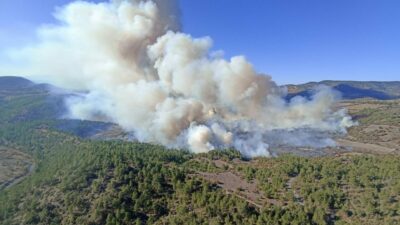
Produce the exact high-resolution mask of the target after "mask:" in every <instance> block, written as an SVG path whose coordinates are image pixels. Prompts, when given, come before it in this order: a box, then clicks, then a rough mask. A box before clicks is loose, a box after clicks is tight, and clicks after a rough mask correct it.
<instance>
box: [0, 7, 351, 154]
mask: <svg viewBox="0 0 400 225" xmlns="http://www.w3.org/2000/svg"><path fill="white" fill-rule="evenodd" d="M176 6H177V3H176V1H165V0H158V1H156V0H154V1H150V0H147V1H146V0H113V1H111V2H103V3H91V2H84V1H78V2H73V3H70V4H68V5H66V6H65V7H62V8H60V9H59V10H58V11H57V12H56V13H55V17H56V18H57V20H58V21H59V23H58V24H56V25H47V26H43V27H41V28H40V29H39V30H38V37H39V40H40V41H39V42H38V43H36V44H34V45H30V46H28V47H25V48H23V49H18V50H14V51H11V52H10V54H9V56H10V57H11V58H12V59H14V60H15V62H16V64H15V65H18V66H12V67H11V68H8V70H6V72H4V71H3V72H2V73H7V74H29V75H30V78H31V79H34V80H40V81H46V82H49V83H51V84H54V85H56V86H60V87H63V88H67V89H73V90H78V91H82V92H83V93H85V94H81V95H79V96H75V97H71V98H69V99H68V100H67V104H68V106H69V110H70V112H69V113H70V117H72V118H78V119H87V120H93V119H101V120H107V121H111V122H115V123H117V124H119V125H120V126H121V127H123V128H124V129H125V130H127V131H130V132H134V134H135V136H136V137H137V138H138V140H140V141H144V142H155V143H160V144H163V145H166V146H169V147H187V148H189V149H190V150H192V151H193V152H207V151H210V150H212V149H215V148H225V147H235V148H236V149H238V150H239V151H241V152H242V153H243V154H244V155H246V156H251V157H253V156H269V155H270V153H269V151H268V146H269V145H268V139H269V137H271V134H274V135H276V134H277V133H284V135H288V134H290V131H292V130H303V131H307V130H312V131H317V132H321V133H327V134H329V133H338V132H345V128H346V127H348V126H351V119H350V118H349V117H348V116H347V115H346V113H345V112H343V111H334V110H333V109H332V105H333V104H334V102H335V101H336V96H335V94H334V93H333V92H332V91H330V90H329V89H327V88H322V89H321V90H319V91H318V92H317V93H316V94H315V95H314V96H313V98H312V99H311V100H306V99H305V98H301V97H296V98H294V99H292V100H291V101H290V102H287V101H285V100H284V99H283V98H282V90H281V89H280V88H279V87H278V86H277V85H276V84H275V83H274V82H273V81H272V80H271V78H270V77H269V76H267V75H264V74H259V73H257V72H256V71H255V70H254V68H253V66H252V65H251V64H250V63H249V62H247V61H246V59H245V57H243V56H237V57H233V58H231V59H230V60H226V59H224V58H222V57H221V54H219V53H213V52H210V48H211V46H212V40H211V39H210V38H208V37H205V38H193V37H191V36H190V35H188V34H184V33H180V32H179V27H180V24H179V18H178V17H179V15H178V14H176V13H178V10H177V7H176ZM177 15H178V16H177ZM3 68H6V67H3ZM276 131H279V132H276ZM280 137H283V136H282V135H280ZM304 137H307V135H304ZM327 138H328V139H329V137H327ZM276 139H277V140H278V139H279V138H276ZM307 139H308V137H307V138H305V139H304V140H302V139H296V143H299V142H304V143H307ZM321 140H322V141H323V143H327V141H326V138H323V139H321ZM282 142H285V140H282ZM328 142H329V141H328ZM289 144H290V143H289Z"/></svg>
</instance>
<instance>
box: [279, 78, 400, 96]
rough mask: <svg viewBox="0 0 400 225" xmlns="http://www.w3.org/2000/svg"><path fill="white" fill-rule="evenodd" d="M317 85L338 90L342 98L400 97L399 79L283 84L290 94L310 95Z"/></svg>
mask: <svg viewBox="0 0 400 225" xmlns="http://www.w3.org/2000/svg"><path fill="white" fill-rule="evenodd" d="M319 85H326V86H329V87H332V88H333V89H335V90H337V91H339V92H340V93H341V95H342V98H343V99H357V98H373V99H380V100H388V99H396V98H400V81H334V80H326V81H320V82H309V83H305V84H299V85H285V87H287V89H288V93H289V95H290V96H295V95H301V96H310V95H311V94H312V92H313V90H314V89H315V88H316V87H317V86H319Z"/></svg>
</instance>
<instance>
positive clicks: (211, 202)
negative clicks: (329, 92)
mask: <svg viewBox="0 0 400 225" xmlns="http://www.w3.org/2000/svg"><path fill="white" fill-rule="evenodd" d="M8 79H9V78H8ZM19 81H21V83H19ZM1 82H2V81H1V78H0V83H1ZM11 83H12V84H13V85H14V87H10V86H8V87H7V88H3V89H0V93H2V94H1V96H0V97H1V101H0V149H1V151H0V154H3V153H4V155H6V156H7V159H8V160H7V161H4V163H3V164H1V162H0V165H8V168H9V169H10V171H13V172H12V173H9V175H8V176H3V177H4V179H5V180H10V179H12V177H13V176H14V178H17V179H19V180H18V181H19V182H17V183H15V184H13V185H12V186H9V187H8V188H6V189H3V190H0V224H1V225H13V224H15V225H16V224H43V225H48V224H79V225H81V224H88V225H94V224H100V225H102V224H104V225H117V224H124V225H125V224H182V225H183V224H287V225H289V224H298V225H300V224H363V225H364V224H371V225H372V224H374V225H375V224H397V223H398V221H399V220H400V211H399V209H400V172H399V171H400V164H399V163H398V162H399V160H400V156H399V155H398V154H394V153H392V152H389V153H384V154H377V153H376V152H370V153H369V154H366V152H365V151H363V149H361V151H359V150H356V151H354V152H353V151H349V150H346V151H343V152H340V153H338V154H337V155H336V156H325V157H311V158H306V157H298V156H295V155H291V154H285V155H281V156H280V157H277V158H255V159H252V160H249V159H243V158H242V156H241V155H240V154H239V153H238V152H236V151H234V150H232V149H230V150H218V151H212V152H210V153H207V154H198V155H194V154H192V153H189V152H188V151H185V150H171V149H166V148H164V147H162V146H158V145H152V144H144V143H137V142H126V141H121V140H109V141H106V140H102V138H101V135H100V137H98V136H97V137H98V138H96V139H93V138H92V137H93V134H92V133H97V134H99V133H100V134H102V133H103V130H104V129H107V128H108V126H111V125H109V124H104V123H99V122H89V121H71V120H65V119H58V118H59V115H60V110H61V109H62V108H60V107H62V98H63V95H56V96H54V94H53V93H51V92H49V91H48V90H46V89H43V85H35V84H33V86H32V84H28V85H27V86H24V85H23V83H25V84H27V83H26V82H25V81H23V80H19V79H18V78H16V80H14V81H13V82H11ZM22 87H24V88H22ZM6 89H7V90H6ZM342 104H343V106H345V107H348V108H349V110H350V113H351V114H352V115H353V116H355V117H356V118H357V119H358V120H359V122H360V124H361V125H360V127H355V128H354V129H352V130H350V132H349V133H350V135H351V136H352V137H353V139H351V140H352V141H354V142H355V141H359V142H362V141H364V142H367V141H368V143H372V142H373V141H374V140H373V139H372V138H370V137H376V138H377V139H376V141H375V142H374V143H375V144H379V145H382V146H386V147H388V148H392V147H393V146H391V144H390V143H391V141H397V139H396V138H394V139H393V138H392V139H393V140H392V139H390V137H393V135H397V134H396V133H394V132H398V131H399V129H400V128H398V126H400V121H399V118H400V117H399V115H400V109H399V108H398V107H395V106H396V105H397V104H398V103H397V102H396V101H367V100H362V101H346V102H343V103H342ZM389 109H390V110H389ZM391 110H392V111H391ZM372 125H373V126H374V127H375V126H376V129H375V130H374V129H371V126H372ZM379 126H381V127H382V129H381V128H380V127H379ZM389 126H390V127H389ZM388 129H389V130H388ZM396 129H397V130H396ZM366 132H369V133H368V135H369V136H366V135H364V134H365V133H366ZM95 136H96V135H95ZM347 138H349V137H347ZM99 139H100V140H99ZM3 149H4V150H3ZM327 151H329V150H327ZM356 153H357V154H356ZM0 159H4V157H0ZM13 162H16V163H17V164H18V165H19V167H12V166H10V165H11V164H12V163H13ZM18 162H19V163H18ZM23 162H26V163H27V164H24V163H23ZM30 164H32V165H33V167H32V168H33V169H32V171H27V169H28V170H29V167H30V166H29V165H30ZM12 165H16V164H15V163H14V164H12ZM3 171H5V170H1V171H0V173H1V172H3ZM26 172H28V173H26ZM21 178H22V179H21Z"/></svg>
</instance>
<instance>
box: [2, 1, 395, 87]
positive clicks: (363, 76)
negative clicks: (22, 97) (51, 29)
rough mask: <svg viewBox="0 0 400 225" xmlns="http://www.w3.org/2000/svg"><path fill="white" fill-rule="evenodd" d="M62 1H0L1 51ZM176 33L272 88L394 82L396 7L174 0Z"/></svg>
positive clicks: (24, 38) (30, 32)
mask: <svg viewBox="0 0 400 225" xmlns="http://www.w3.org/2000/svg"><path fill="white" fill-rule="evenodd" d="M67 2H69V1H68V0H29V1H27V0H12V1H11V0H10V1H7V0H0V49H4V48H7V47H10V46H19V45H21V44H23V43H26V42H29V41H31V40H32V39H33V37H34V30H35V28H36V27H37V26H39V25H40V24H43V23H51V22H53V21H54V20H53V19H52V12H53V11H54V8H55V7H56V6H60V5H63V4H65V3H67ZM180 5H181V12H182V23H183V31H184V32H186V33H189V34H191V35H192V36H194V37H202V36H210V37H211V38H212V39H213V40H214V50H223V51H224V52H225V55H226V56H227V57H230V56H233V55H239V54H240V55H245V56H246V57H247V58H248V59H249V60H250V61H251V62H252V63H253V64H254V66H255V67H256V69H257V70H258V71H259V72H263V73H267V74H271V75H272V77H273V79H274V80H275V81H277V82H278V83H279V84H284V83H301V82H307V81H319V80H324V79H331V80H400V1H398V0H252V1H251V0H181V3H180Z"/></svg>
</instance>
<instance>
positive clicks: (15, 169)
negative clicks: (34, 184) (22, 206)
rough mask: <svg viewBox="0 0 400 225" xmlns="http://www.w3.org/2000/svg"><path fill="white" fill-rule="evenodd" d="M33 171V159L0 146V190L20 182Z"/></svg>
mask: <svg viewBox="0 0 400 225" xmlns="http://www.w3.org/2000/svg"><path fill="white" fill-rule="evenodd" d="M32 170H33V159H32V158H31V157H30V156H29V155H27V154H25V153H23V152H21V151H18V150H16V149H12V148H7V147H2V146H0V190H1V189H4V188H7V187H11V186H12V185H14V184H16V183H18V182H20V181H21V180H22V179H23V178H24V177H25V176H27V175H28V174H29V173H30V172H31V171H32Z"/></svg>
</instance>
